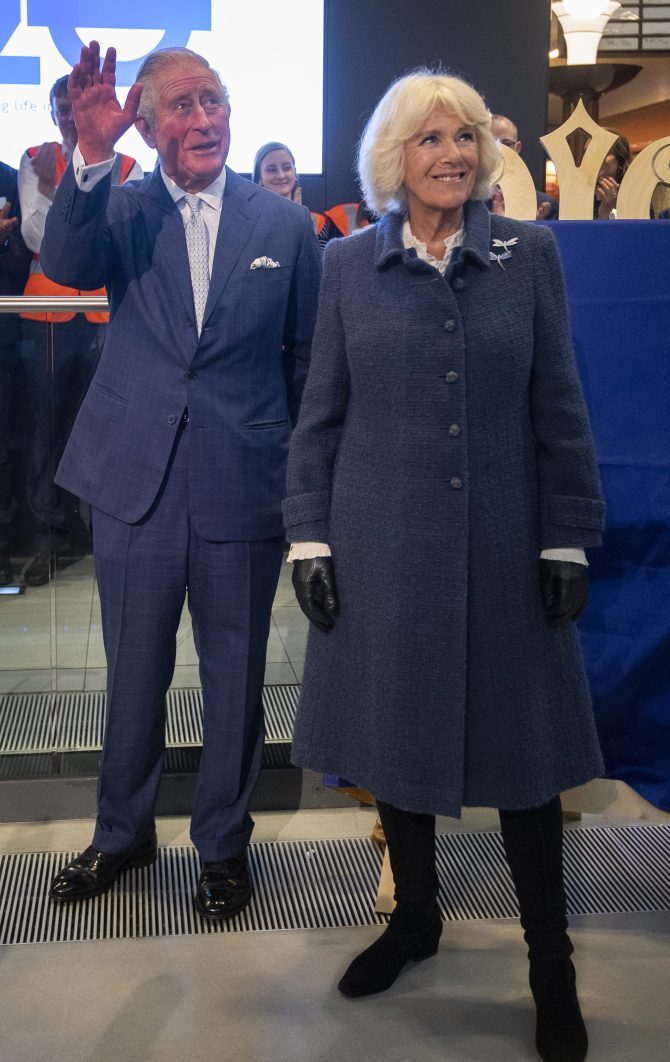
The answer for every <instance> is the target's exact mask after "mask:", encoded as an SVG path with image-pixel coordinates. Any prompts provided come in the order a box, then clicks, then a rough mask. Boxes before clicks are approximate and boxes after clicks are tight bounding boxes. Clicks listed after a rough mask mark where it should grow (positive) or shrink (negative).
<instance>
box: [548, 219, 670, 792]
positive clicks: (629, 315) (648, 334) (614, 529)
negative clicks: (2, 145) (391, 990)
mask: <svg viewBox="0 0 670 1062" xmlns="http://www.w3.org/2000/svg"><path fill="white" fill-rule="evenodd" d="M548 227H549V228H551V229H552V231H553V232H554V235H555V236H556V239H557V241H558V245H559V249H560V253H561V258H562V261H563V268H564V271H565V277H566V284H567V290H568V299H569V303H570V314H571V320H572V331H573V337H574V342H575V350H576V352H577V361H578V365H579V371H580V374H581V378H582V382H583V385H584V393H585V396H586V400H587V403H588V406H589V411H590V415H591V422H592V425H593V431H594V434H595V438H596V445H597V448H598V458H599V462H600V469H601V475H602V481H603V489H604V492H605V498H606V501H607V531H606V533H605V538H604V543H603V548H602V549H600V550H593V551H591V553H590V555H589V562H590V564H591V572H590V574H591V596H590V600H589V605H588V609H587V611H586V613H585V614H584V617H583V620H581V621H580V629H581V633H582V642H583V646H584V652H585V656H586V663H587V668H588V672H589V678H590V681H591V688H592V691H593V697H594V705H595V711H596V716H597V720H598V727H599V731H600V738H601V742H602V746H603V753H604V756H605V763H606V767H607V775H608V777H610V778H620V779H622V780H623V781H625V782H627V783H628V784H629V785H630V786H632V787H633V788H634V789H636V790H638V792H640V793H641V794H642V795H643V796H644V797H646V799H647V800H649V801H651V802H652V803H653V804H655V805H656V806H657V807H659V808H663V809H664V810H666V811H670V282H669V280H670V224H668V223H667V222H664V221H658V222H650V221H616V222H602V223H601V222H592V221H586V222H576V221H575V222H570V221H563V222H557V223H554V224H551V225H549V226H548Z"/></svg>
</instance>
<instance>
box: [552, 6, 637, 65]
mask: <svg viewBox="0 0 670 1062" xmlns="http://www.w3.org/2000/svg"><path fill="white" fill-rule="evenodd" d="M551 7H552V10H553V12H554V14H555V15H556V17H557V18H558V20H559V22H560V23H561V27H562V29H563V33H564V35H565V43H566V46H567V49H568V58H567V63H568V66H577V65H594V64H595V62H596V56H597V54H598V45H599V44H600V38H601V37H602V35H603V30H604V29H605V26H606V25H607V23H608V21H609V19H610V18H611V17H612V15H613V14H614V12H615V11H617V10H618V9H619V8H620V7H621V4H620V3H618V2H617V0H560V2H558V3H552V5H551Z"/></svg>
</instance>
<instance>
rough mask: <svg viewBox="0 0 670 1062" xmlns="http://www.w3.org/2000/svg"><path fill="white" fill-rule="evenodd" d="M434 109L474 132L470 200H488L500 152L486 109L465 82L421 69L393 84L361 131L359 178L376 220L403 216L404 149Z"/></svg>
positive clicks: (404, 195)
mask: <svg viewBox="0 0 670 1062" xmlns="http://www.w3.org/2000/svg"><path fill="white" fill-rule="evenodd" d="M438 106H439V107H443V108H444V109H445V111H452V112H453V113H455V114H456V115H457V116H458V117H459V118H460V119H461V121H463V122H465V123H466V124H467V125H471V126H473V127H474V130H475V136H476V138H477V146H478V148H479V166H478V169H477V176H476V180H475V184H474V188H473V191H472V198H473V199H488V198H489V196H490V194H491V176H492V174H493V173H494V171H495V169H496V167H497V166H498V164H499V162H500V152H499V150H498V146H497V144H496V142H495V140H494V138H493V136H492V134H491V128H490V127H491V115H490V112H489V109H488V107H487V106H486V104H485V102H484V100H483V99H482V97H481V96H480V95H479V93H478V92H476V91H475V89H473V88H472V87H471V86H470V85H468V83H467V82H466V81H462V80H461V79H460V78H458V77H451V76H449V75H447V74H444V73H440V72H435V71H432V70H428V69H425V68H420V69H418V70H413V71H412V72H411V73H410V74H406V75H405V76H404V77H401V78H398V80H397V81H394V82H393V84H392V85H391V86H390V88H388V89H387V91H386V92H385V94H384V95H383V96H382V98H381V100H380V101H379V103H378V104H377V106H376V107H375V109H374V112H373V114H372V117H371V118H370V120H369V121H368V123H367V125H366V127H365V129H364V130H363V135H362V137H361V140H360V144H359V147H358V159H357V165H358V177H359V181H360V185H361V189H362V192H363V197H364V199H365V202H366V203H367V205H368V206H369V207H370V209H371V210H373V211H374V212H375V213H376V214H385V213H386V212H387V211H389V210H400V211H403V212H404V211H406V209H407V197H406V194H405V189H404V187H403V181H404V178H405V144H406V143H407V141H408V140H410V139H411V137H413V136H414V135H415V134H416V133H417V132H418V131H419V129H420V128H421V126H422V124H423V123H424V122H425V120H426V119H427V117H428V115H429V114H430V113H431V111H432V110H433V108H434V107H438Z"/></svg>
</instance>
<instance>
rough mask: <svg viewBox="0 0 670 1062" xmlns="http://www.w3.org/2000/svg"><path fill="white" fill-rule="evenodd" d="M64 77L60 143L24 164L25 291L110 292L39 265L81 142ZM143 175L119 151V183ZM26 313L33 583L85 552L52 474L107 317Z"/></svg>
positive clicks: (53, 94) (56, 109)
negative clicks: (68, 283)
mask: <svg viewBox="0 0 670 1062" xmlns="http://www.w3.org/2000/svg"><path fill="white" fill-rule="evenodd" d="M67 82H68V75H65V76H64V77H61V78H59V79H58V81H56V82H55V84H54V85H53V86H52V88H51V91H50V93H49V106H50V110H51V117H52V119H53V122H54V124H55V125H57V126H58V130H59V132H60V135H61V137H62V141H61V143H60V144H59V143H57V142H47V143H44V144H41V145H38V146H36V147H30V148H28V150H27V151H25V152H24V154H23V156H22V158H21V162H20V165H19V177H18V185H19V197H20V201H21V215H22V223H21V233H22V235H23V239H24V240H25V242H26V244H27V246H28V247H29V248H30V250H31V251H32V252H33V256H32V261H31V264H30V273H29V275H28V280H27V282H26V286H25V290H24V294H25V295H38V296H39V295H44V296H48V295H71V296H76V295H104V294H105V291H104V289H100V290H97V291H94V290H91V291H78V290H75V289H74V288H66V287H62V286H60V285H59V284H55V283H54V282H53V281H52V280H49V279H48V277H46V276H45V275H44V273H43V271H42V267H41V264H40V250H41V246H42V239H43V237H44V226H45V223H46V218H47V214H48V212H49V210H50V208H51V204H52V201H53V198H54V195H55V191H56V188H57V187H58V185H59V183H60V180H61V178H62V176H63V174H64V173H65V170H66V169H67V166H68V163H69V162H70V159H71V157H72V152H73V151H74V148H75V146H76V144H77V128H76V126H75V123H74V118H73V116H72V104H71V103H70V100H69V99H68V95H67ZM143 176H144V174H143V172H142V169H141V167H140V166H139V164H138V163H137V162H136V161H135V159H132V158H130V156H128V155H121V154H117V155H116V159H115V163H114V174H113V181H114V183H115V184H123V183H124V182H125V181H127V180H138V179H141V178H142V177H143ZM21 316H22V318H23V349H24V364H25V367H26V377H27V383H28V389H29V398H30V402H31V410H30V415H31V424H30V429H29V430H30V436H31V440H32V445H31V454H30V461H29V465H28V482H27V485H26V495H27V499H28V504H29V506H30V510H31V512H32V514H33V517H34V520H35V524H36V538H37V542H36V545H37V550H36V553H35V555H34V556H33V557H32V558H31V559H30V561H29V562H28V564H27V565H26V567H25V569H24V572H23V578H24V581H25V583H26V584H27V585H28V586H42V585H44V584H45V583H47V582H48V581H49V578H50V577H51V575H52V574H53V572H54V570H55V568H56V567H58V566H65V565H66V564H68V563H71V562H72V560H73V558H74V557H75V556H76V554H77V552H78V551H80V544H81V539H82V526H81V521H80V520H79V519H78V501H77V500H76V499H73V498H72V496H70V495H68V494H67V493H66V492H65V491H63V490H61V488H59V487H57V486H55V484H54V482H53V473H54V470H55V469H56V467H57V465H58V462H59V461H60V458H61V455H62V452H63V448H64V446H65V441H66V439H67V436H68V434H69V432H70V428H71V427H72V424H73V422H74V418H75V415H76V413H77V410H78V409H79V406H80V404H81V401H82V399H83V397H84V395H85V394H86V390H87V389H88V385H89V382H90V380H91V377H92V375H93V373H94V371H95V368H96V366H97V364H98V359H99V356H100V351H101V350H102V344H103V342H104V338H105V332H106V324H107V320H108V315H107V314H106V313H88V312H87V313H43V312H42V313H39V312H30V311H29V312H26V313H24V314H22V315H21ZM45 322H46V323H45ZM77 539H78V541H77Z"/></svg>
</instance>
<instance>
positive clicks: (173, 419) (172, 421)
mask: <svg viewBox="0 0 670 1062" xmlns="http://www.w3.org/2000/svg"><path fill="white" fill-rule="evenodd" d="M176 423H177V418H176V417H175V415H174V413H170V415H169V417H168V424H176Z"/></svg>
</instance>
